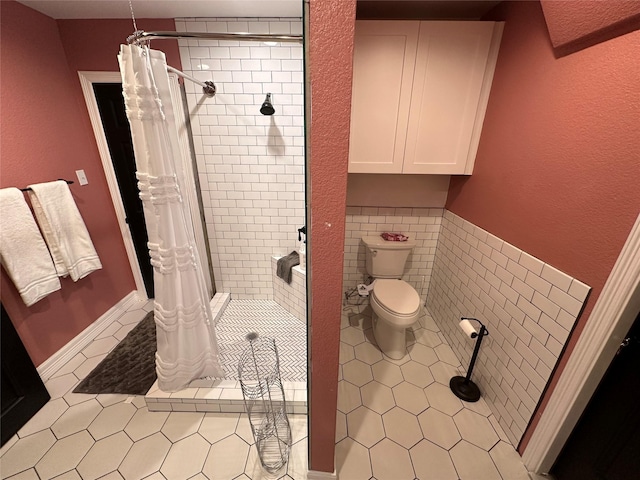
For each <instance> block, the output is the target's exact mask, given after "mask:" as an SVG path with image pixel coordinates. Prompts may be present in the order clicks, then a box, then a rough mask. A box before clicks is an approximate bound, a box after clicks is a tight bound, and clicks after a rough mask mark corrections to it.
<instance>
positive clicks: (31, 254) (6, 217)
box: [0, 188, 60, 307]
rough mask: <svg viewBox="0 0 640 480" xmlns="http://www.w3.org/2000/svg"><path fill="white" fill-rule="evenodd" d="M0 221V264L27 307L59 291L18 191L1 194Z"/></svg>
mask: <svg viewBox="0 0 640 480" xmlns="http://www.w3.org/2000/svg"><path fill="white" fill-rule="evenodd" d="M0 221H2V228H0V260H1V261H2V265H3V266H4V269H5V270H6V271H7V273H8V274H9V277H11V280H12V281H13V283H14V285H15V286H16V288H17V289H18V292H19V293H20V296H21V297H22V300H23V301H24V303H25V304H26V305H27V307H30V306H31V305H33V304H34V303H36V302H37V301H38V300H41V299H42V298H44V297H46V296H47V295H49V294H50V293H51V292H55V291H56V290H60V280H58V275H57V274H56V269H55V267H54V266H53V262H52V261H51V255H49V251H48V250H47V246H46V245H45V244H44V240H43V239H42V235H40V230H38V226H37V225H36V222H35V220H34V219H33V216H32V215H31V210H29V207H28V206H27V202H25V200H24V195H23V194H22V192H21V191H20V190H18V189H17V188H3V189H2V190H0Z"/></svg>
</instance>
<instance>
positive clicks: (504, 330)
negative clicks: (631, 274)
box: [427, 210, 590, 446]
mask: <svg viewBox="0 0 640 480" xmlns="http://www.w3.org/2000/svg"><path fill="white" fill-rule="evenodd" d="M432 280H433V281H432V282H431V284H430V287H429V292H428V298H427V308H428V310H429V312H430V313H431V315H432V316H433V318H434V319H435V321H436V323H437V325H438V327H439V328H440V330H441V331H442V333H443V334H444V336H445V338H446V339H447V341H448V342H449V345H450V346H451V348H453V350H454V352H455V353H456V355H457V357H458V359H460V361H461V362H462V365H463V366H465V368H466V366H467V365H468V364H469V361H470V359H471V353H472V351H473V347H474V342H475V341H474V340H471V339H469V337H467V336H465V335H464V333H463V332H462V330H461V329H460V328H459V326H458V322H459V321H460V317H475V318H478V319H479V320H481V321H482V322H483V323H484V324H485V325H486V326H487V328H488V330H489V336H488V337H486V338H485V339H484V340H483V342H482V346H481V349H480V353H479V355H478V360H477V363H476V366H475V368H474V371H473V377H472V379H473V380H474V381H475V382H476V383H477V384H478V386H479V387H480V390H481V391H482V392H483V397H484V399H485V400H486V401H487V403H488V405H489V407H490V408H491V410H492V411H493V413H494V415H496V417H497V418H498V420H499V422H500V426H501V427H502V428H503V430H504V431H505V433H506V434H507V436H508V437H509V439H510V441H511V443H512V444H513V445H514V446H516V445H517V444H518V442H519V441H520V439H521V437H522V435H523V433H524V431H525V429H526V427H527V424H528V423H529V421H530V420H531V417H532V415H533V411H534V409H535V407H536V405H537V404H538V401H539V400H540V396H541V394H542V391H543V389H544V388H545V386H546V384H547V382H548V381H549V378H550V376H551V373H552V371H553V368H554V367H555V365H556V363H557V360H558V357H559V355H560V352H561V351H562V348H563V346H564V345H565V343H566V341H567V339H568V337H569V333H570V332H571V330H572V328H573V326H574V324H575V321H576V318H577V316H578V315H579V313H580V311H581V309H582V306H583V304H584V302H585V300H586V297H587V294H588V293H589V290H590V287H589V286H587V285H585V284H584V283H581V282H579V281H578V280H576V279H574V278H572V277H570V276H569V275H566V274H565V273H563V272H561V271H559V270H557V269H556V268H554V267H552V266H551V265H548V264H546V263H544V262H542V261H541V260H539V259H537V258H535V257H533V256H531V255H529V254H528V253H525V252H523V251H521V250H519V249H518V248H516V247H514V246H513V245H510V244H508V243H506V242H504V241H503V240H501V239H499V238H497V237H495V236H493V235H491V234H490V233H488V232H486V231H484V230H482V229H481V228H479V227H477V226H475V225H473V224H472V223H470V222H467V221H466V220H464V219H462V218H460V217H458V216H457V215H455V214H453V213H451V212H449V211H447V210H445V213H444V217H443V219H442V228H441V231H440V237H439V242H438V249H437V253H436V256H435V265H434V268H433V276H432Z"/></svg>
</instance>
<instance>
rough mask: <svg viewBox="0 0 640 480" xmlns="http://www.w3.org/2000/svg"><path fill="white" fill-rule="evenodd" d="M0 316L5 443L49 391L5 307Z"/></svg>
mask: <svg viewBox="0 0 640 480" xmlns="http://www.w3.org/2000/svg"><path fill="white" fill-rule="evenodd" d="M1 308H2V312H1V315H2V316H1V317H0V324H1V325H0V335H1V336H0V343H1V345H0V348H1V350H0V353H1V355H0V356H1V361H0V364H1V367H2V385H1V390H0V392H1V394H2V395H1V396H2V416H1V417H0V432H1V436H2V445H4V444H5V443H6V442H7V441H8V440H9V439H10V438H11V437H12V436H13V435H15V434H16V433H17V432H18V430H20V429H21V428H22V427H23V426H24V424H25V423H27V422H28V421H29V419H30V418H31V417H33V416H34V415H35V414H36V413H37V412H38V410H40V409H41V408H42V407H43V406H44V405H45V404H46V403H47V402H48V401H49V398H50V396H49V392H47V389H46V388H45V386H44V383H42V379H41V378H40V375H38V371H37V370H36V367H35V366H34V365H33V362H32V361H31V358H29V354H28V353H27V350H26V349H25V348H24V345H23V344H22V341H21V340H20V337H19V336H18V332H16V329H15V328H14V326H13V323H11V319H10V318H9V315H8V314H7V312H6V310H5V309H4V306H2V307H1Z"/></svg>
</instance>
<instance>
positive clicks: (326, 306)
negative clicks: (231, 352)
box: [307, 0, 356, 472]
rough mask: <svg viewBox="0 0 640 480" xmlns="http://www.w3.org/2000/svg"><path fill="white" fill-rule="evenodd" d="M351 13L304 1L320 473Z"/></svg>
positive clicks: (330, 406)
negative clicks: (306, 8)
mask: <svg viewBox="0 0 640 480" xmlns="http://www.w3.org/2000/svg"><path fill="white" fill-rule="evenodd" d="M355 10H356V2H355V0H322V1H320V0H314V1H311V2H310V17H309V22H310V31H309V32H308V39H309V40H308V42H309V43H308V44H309V59H308V65H310V72H309V74H310V80H311V90H312V92H311V103H312V109H311V112H312V114H311V137H310V138H311V141H310V145H309V146H308V147H309V150H310V153H311V155H310V156H309V157H308V162H309V163H308V168H310V171H311V185H310V187H311V188H310V196H309V198H310V207H311V230H310V242H311V243H310V256H309V259H310V266H309V275H310V277H311V297H310V300H311V305H310V311H311V330H310V350H309V358H310V360H311V377H310V379H311V391H310V403H309V409H310V412H309V413H310V417H309V418H310V433H309V434H310V437H309V442H310V446H309V469H310V470H316V471H323V472H333V470H334V450H335V430H336V408H337V393H338V392H337V388H338V352H339V345H340V315H341V313H342V257H343V243H344V233H345V212H346V191H347V164H348V158H349V121H350V117H351V77H352V71H353V68H352V57H353V33H354V27H355ZM308 93H309V92H307V94H308ZM307 121H308V119H307Z"/></svg>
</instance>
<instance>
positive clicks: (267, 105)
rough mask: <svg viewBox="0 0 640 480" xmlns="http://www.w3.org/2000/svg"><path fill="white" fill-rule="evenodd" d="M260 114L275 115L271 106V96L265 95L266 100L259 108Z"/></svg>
mask: <svg viewBox="0 0 640 480" xmlns="http://www.w3.org/2000/svg"><path fill="white" fill-rule="evenodd" d="M260 113H261V114H263V115H273V114H274V113H276V110H275V108H273V105H271V94H270V93H267V98H265V99H264V102H263V103H262V106H261V107H260Z"/></svg>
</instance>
